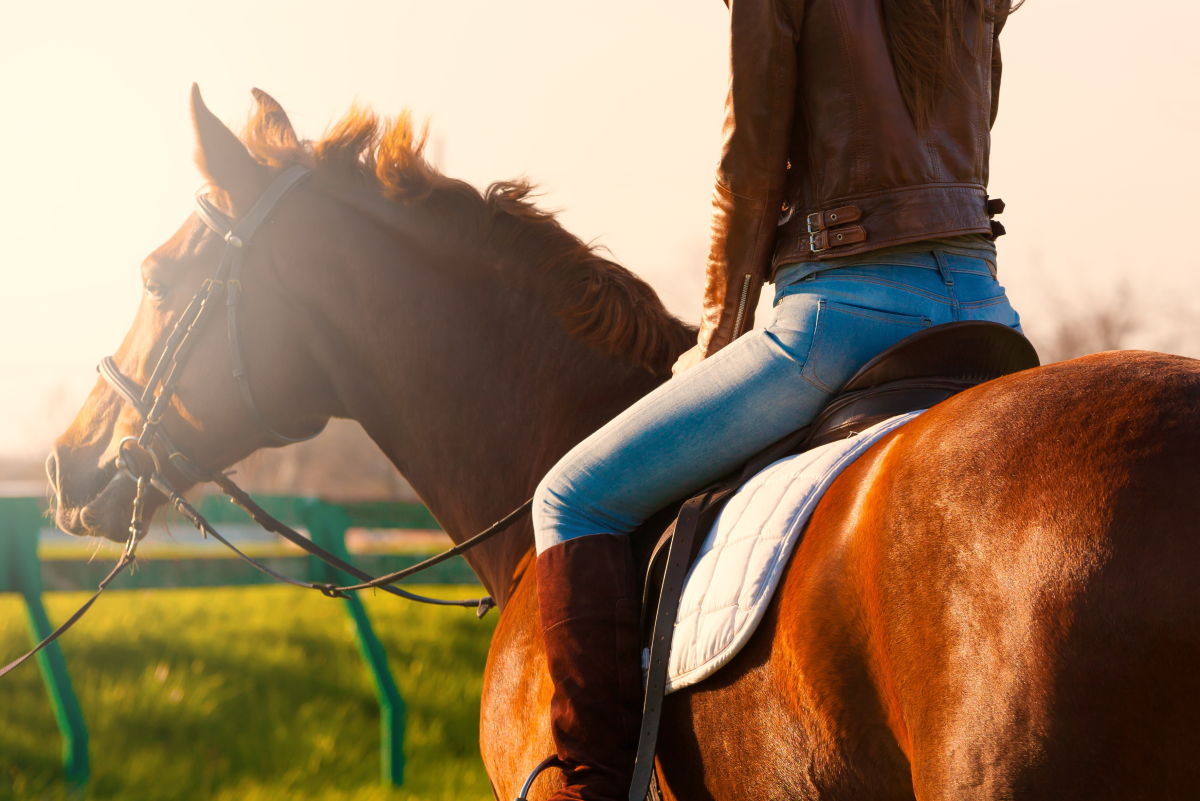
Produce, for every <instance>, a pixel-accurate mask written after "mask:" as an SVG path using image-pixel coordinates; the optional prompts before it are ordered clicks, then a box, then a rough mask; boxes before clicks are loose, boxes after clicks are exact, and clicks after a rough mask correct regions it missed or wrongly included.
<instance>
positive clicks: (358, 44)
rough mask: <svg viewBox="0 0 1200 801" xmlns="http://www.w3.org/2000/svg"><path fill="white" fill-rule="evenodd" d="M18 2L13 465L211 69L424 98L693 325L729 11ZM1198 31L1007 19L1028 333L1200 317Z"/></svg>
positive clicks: (126, 298)
mask: <svg viewBox="0 0 1200 801" xmlns="http://www.w3.org/2000/svg"><path fill="white" fill-rule="evenodd" d="M5 17H6V19H5V24H4V26H3V28H0V109H2V110H3V119H2V124H0V177H2V183H0V219H3V221H4V222H3V225H0V254H3V259H4V262H3V268H2V269H3V276H4V282H3V285H2V287H0V375H3V376H4V381H5V385H4V391H3V392H0V421H2V422H0V456H5V455H26V454H35V453H41V452H44V451H45V450H46V449H47V447H48V446H49V442H50V440H51V439H52V438H53V436H54V435H55V434H56V433H57V432H58V431H60V430H61V429H62V428H63V427H64V426H65V425H66V424H67V423H68V422H69V420H70V418H71V417H72V416H73V414H74V411H75V410H76V409H77V408H78V406H79V404H80V403H81V402H82V400H83V398H84V395H85V394H86V392H87V389H88V388H89V387H90V386H91V384H92V382H93V381H94V376H95V373H94V365H95V363H96V361H97V360H98V359H99V358H100V357H101V356H103V355H105V354H107V353H108V352H110V351H111V350H113V349H114V348H115V347H116V346H117V344H118V343H119V342H120V340H121V337H122V335H123V334H124V331H125V330H126V328H127V326H128V324H129V321H130V320H131V318H132V315H133V310H134V308H135V306H136V304H137V301H138V297H139V292H140V286H139V281H138V265H139V264H140V262H141V260H142V259H143V258H144V257H145V256H146V255H147V254H148V253H149V252H150V251H151V250H153V249H154V248H155V247H156V246H157V245H158V244H159V243H160V242H162V241H163V240H164V239H165V238H167V237H168V236H169V235H170V234H171V233H172V232H173V231H174V230H175V228H176V227H177V226H178V225H179V224H180V223H181V222H182V220H183V218H184V217H185V216H186V215H187V214H188V212H189V211H190V208H191V202H192V195H193V193H194V191H195V190H196V189H197V188H198V186H199V184H200V178H199V176H198V174H197V173H196V170H195V168H194V166H193V164H192V160H191V154H192V148H193V142H192V136H191V128H190V123H189V119H188V110H187V109H188V105H187V98H188V90H189V87H190V85H191V83H192V82H193V81H196V82H198V83H199V84H200V87H201V89H202V91H203V92H204V96H205V98H206V101H207V102H208V105H209V107H210V108H211V109H213V111H214V112H215V113H216V114H217V115H218V116H220V117H221V118H223V119H225V120H226V121H227V122H229V123H231V124H233V125H235V126H238V127H240V125H241V124H242V122H243V121H244V120H245V118H246V116H247V114H248V112H249V110H250V108H251V99H250V94H249V90H250V88H251V87H253V86H257V87H260V88H262V89H265V90H266V91H268V92H270V93H271V94H272V95H274V96H275V97H276V98H277V99H278V100H279V101H280V102H281V103H282V104H283V105H284V107H285V108H286V109H287V110H288V112H289V114H290V116H291V118H292V120H293V123H294V124H295V126H296V127H297V129H298V131H299V132H300V134H301V136H303V137H316V136H319V135H320V134H321V132H322V131H324V130H325V128H326V127H327V126H328V125H329V124H330V123H331V122H332V121H334V120H335V119H337V118H338V117H339V116H340V115H341V114H342V113H343V112H344V111H345V110H346V109H347V108H348V107H349V106H350V105H351V103H359V104H362V105H366V106H369V107H371V108H373V109H374V110H376V111H377V112H379V113H381V114H390V113H395V112H398V111H400V110H401V109H403V108H411V109H412V111H413V112H414V114H415V115H416V116H417V118H418V119H428V120H429V123H430V127H431V132H432V144H431V147H430V155H431V156H432V158H433V159H434V160H435V161H436V163H437V164H438V165H439V166H440V167H441V168H442V169H443V170H444V171H445V172H446V173H448V174H450V175H453V176H455V177H458V178H463V179H465V180H468V181H470V182H471V183H474V184H475V185H477V186H483V185H486V184H487V183H489V182H491V181H493V180H498V179H502V178H513V177H518V176H524V177H527V178H529V179H531V180H533V181H534V182H535V183H536V184H538V185H539V186H540V187H541V190H542V193H543V199H542V203H543V204H544V205H545V206H547V207H549V208H555V209H560V210H562V215H561V219H562V220H563V222H564V224H565V225H566V226H567V227H568V228H569V229H570V230H571V231H573V232H574V233H576V234H577V235H579V236H580V237H581V238H583V239H585V240H588V241H594V242H597V243H599V244H602V245H604V246H606V247H607V248H608V249H609V250H611V252H612V253H613V254H614V256H615V258H616V259H617V260H618V261H620V262H621V263H623V264H624V265H626V266H627V267H629V268H630V269H632V270H633V271H635V272H637V273H639V274H640V275H642V276H643V277H644V278H646V279H647V280H648V281H649V282H650V283H651V284H652V285H653V286H654V287H655V288H656V289H657V290H658V291H659V292H660V294H661V295H662V296H663V298H664V300H665V301H666V302H667V304H668V306H669V307H670V308H671V309H672V310H673V311H674V312H676V313H677V314H679V315H680V316H681V317H683V318H685V319H688V320H692V321H695V320H696V319H697V318H698V312H699V302H700V291H701V286H702V281H703V268H704V263H703V257H704V253H705V251H706V248H707V236H708V223H709V208H710V206H709V201H710V196H711V192H712V181H713V170H714V167H715V164H716V159H717V156H718V152H719V147H720V123H721V118H722V104H723V100H724V95H725V86H726V80H727V77H726V70H727V66H726V65H727V43H728V39H727V37H728V12H727V11H726V10H725V7H724V5H723V4H722V3H721V2H720V0H687V2H684V1H683V0H607V1H606V2H590V1H589V0H509V1H508V2H503V3H501V2H496V0H436V2H435V1H434V0H423V1H422V2H416V1H414V0H402V1H401V0H393V1H392V2H374V3H367V2H358V0H342V2H339V3H337V4H328V3H322V4H320V5H318V4H315V3H310V2H304V0H292V2H274V1H273V2H249V1H248V0H236V1H233V0H209V2H206V3H205V4H203V5H202V6H197V5H195V4H190V3H189V4H183V3H177V2H172V1H171V0H155V1H154V2H124V1H122V0H118V1H117V2H109V3H104V4H92V3H83V2H74V1H73V0H69V1H68V2H65V3H53V4H51V3H23V4H18V5H15V7H12V6H10V7H9V8H6V10H5ZM1197 30H1200V4H1195V3H1192V2H1190V1H1189V0H1148V1H1147V2H1145V3H1140V4H1132V3H1129V2H1116V1H1115V0H1086V2H1085V0H1028V2H1027V3H1026V5H1025V7H1024V8H1022V9H1021V10H1020V11H1018V12H1017V13H1016V14H1015V15H1014V16H1013V18H1012V19H1011V20H1010V22H1009V24H1008V27H1007V28H1006V29H1005V32H1004V35H1003V37H1002V44H1003V51H1004V55H1005V61H1006V66H1005V74H1004V84H1003V90H1002V93H1001V104H1000V118H999V121H998V122H997V124H996V127H995V129H994V131H993V158H992V179H991V188H990V189H991V194H992V195H993V196H1000V197H1003V198H1004V199H1005V201H1006V202H1007V204H1008V209H1007V210H1006V211H1005V213H1004V214H1003V215H1002V217H1001V219H1002V220H1003V222H1004V223H1005V225H1006V226H1007V227H1008V230H1009V235H1008V236H1006V237H1004V238H1003V239H1001V240H1000V242H999V243H998V244H999V248H1000V270H1001V279H1002V281H1003V282H1004V283H1005V284H1006V286H1007V287H1008V289H1009V292H1010V296H1011V297H1012V299H1013V301H1014V303H1015V305H1016V306H1017V307H1018V309H1019V310H1020V311H1021V312H1022V315H1023V318H1024V320H1025V323H1026V325H1027V327H1029V328H1032V329H1035V330H1036V329H1037V328H1038V326H1039V325H1042V326H1045V325H1049V321H1051V320H1053V319H1054V316H1055V315H1056V314H1057V313H1059V312H1060V311H1061V310H1062V309H1064V308H1067V309H1075V308H1086V307H1087V305H1088V304H1090V303H1096V302H1106V301H1107V302H1111V301H1113V299H1116V302H1122V303H1130V304H1136V305H1137V306H1138V307H1139V308H1144V309H1145V310H1146V316H1147V319H1148V321H1149V322H1148V331H1147V333H1146V336H1147V338H1148V340H1147V341H1148V343H1149V344H1155V343H1160V342H1170V341H1173V340H1172V339H1171V334H1172V332H1173V331H1175V330H1182V329H1184V328H1187V327H1188V326H1191V328H1192V329H1193V330H1194V329H1195V326H1196V323H1195V321H1196V319H1197V315H1198V314H1200V293H1198V292H1197V286H1198V284H1200V281H1198V272H1200V270H1198V268H1200V255H1198V254H1197V250H1196V249H1195V248H1194V247H1192V246H1191V243H1190V236H1189V235H1190V234H1191V232H1192V231H1193V230H1194V229H1195V228H1196V227H1197V225H1198V224H1200V223H1198V222H1197V220H1196V219H1195V212H1196V211H1197V207H1198V206H1200V204H1198V203H1197V200H1196V187H1197V185H1198V183H1200V148H1197V147H1196V139H1197V132H1198V131H1200V87H1198V84H1197V78H1198V77H1200V48H1198V47H1197V46H1196V42H1195V36H1196V33H1195V32H1196V31H1197ZM766 294H768V295H769V293H766ZM1183 347H1186V346H1181V348H1183ZM1191 355H1200V353H1192V354H1191Z"/></svg>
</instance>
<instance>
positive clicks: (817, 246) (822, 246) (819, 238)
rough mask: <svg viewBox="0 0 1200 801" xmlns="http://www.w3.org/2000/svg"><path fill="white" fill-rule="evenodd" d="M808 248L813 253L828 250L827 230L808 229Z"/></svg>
mask: <svg viewBox="0 0 1200 801" xmlns="http://www.w3.org/2000/svg"><path fill="white" fill-rule="evenodd" d="M808 249H809V250H810V251H812V252H813V253H820V252H821V251H824V250H829V232H828V231H810V232H809V234H808Z"/></svg>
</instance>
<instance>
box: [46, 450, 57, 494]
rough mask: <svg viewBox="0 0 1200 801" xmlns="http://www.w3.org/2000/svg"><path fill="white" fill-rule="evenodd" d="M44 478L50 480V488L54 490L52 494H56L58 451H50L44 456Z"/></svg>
mask: <svg viewBox="0 0 1200 801" xmlns="http://www.w3.org/2000/svg"><path fill="white" fill-rule="evenodd" d="M46 478H47V480H49V482H50V489H52V490H53V491H54V494H55V495H57V494H58V453H57V451H50V454H49V455H48V456H47V457H46Z"/></svg>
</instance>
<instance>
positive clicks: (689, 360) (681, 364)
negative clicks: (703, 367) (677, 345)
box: [671, 345, 704, 375]
mask: <svg viewBox="0 0 1200 801" xmlns="http://www.w3.org/2000/svg"><path fill="white" fill-rule="evenodd" d="M702 361H704V348H703V347H701V346H700V345H695V346H693V347H692V349H691V350H687V351H684V352H683V355H682V356H680V357H679V358H678V359H676V360H675V364H674V365H673V366H672V367H671V375H679V374H680V373H682V372H683V371H684V370H687V369H688V368H689V367H695V366H696V365H697V364H699V363H700V362H702Z"/></svg>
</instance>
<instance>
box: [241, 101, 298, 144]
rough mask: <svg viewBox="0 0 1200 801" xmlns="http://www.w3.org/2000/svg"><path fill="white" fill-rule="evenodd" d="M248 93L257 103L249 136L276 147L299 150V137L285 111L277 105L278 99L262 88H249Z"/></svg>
mask: <svg viewBox="0 0 1200 801" xmlns="http://www.w3.org/2000/svg"><path fill="white" fill-rule="evenodd" d="M250 93H251V94H253V95H254V100H255V101H256V102H257V103H258V113H257V114H256V115H255V116H254V122H253V130H252V131H251V136H252V137H253V138H254V139H257V140H259V141H262V142H268V143H270V144H271V145H273V146H275V147H276V148H281V149H283V150H299V149H300V138H299V137H298V136H296V130H295V129H294V128H292V121H291V120H289V119H288V115H287V112H286V111H284V110H283V106H281V105H279V101H278V100H276V99H275V98H273V97H271V96H270V95H269V94H267V93H266V92H264V91H263V90H262V89H251V90H250ZM252 144H253V143H252Z"/></svg>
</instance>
